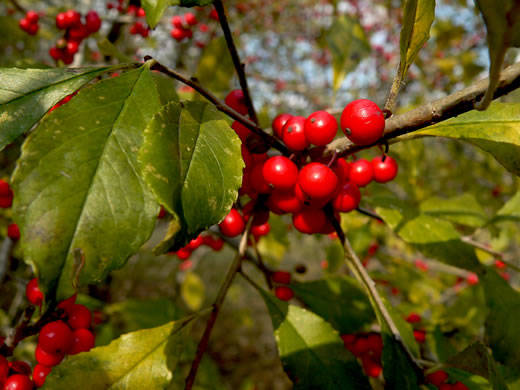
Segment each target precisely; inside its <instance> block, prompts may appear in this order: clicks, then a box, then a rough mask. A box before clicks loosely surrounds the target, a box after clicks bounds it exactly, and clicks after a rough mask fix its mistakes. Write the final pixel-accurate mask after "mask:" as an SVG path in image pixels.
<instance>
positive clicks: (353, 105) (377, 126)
mask: <svg viewBox="0 0 520 390" xmlns="http://www.w3.org/2000/svg"><path fill="white" fill-rule="evenodd" d="M341 129H342V130H343V132H344V133H345V135H346V136H347V138H348V139H349V140H351V141H352V142H353V143H355V144H356V145H370V144H373V143H375V142H377V141H378V140H379V139H380V138H381V137H382V135H383V132H384V130H385V116H384V114H383V111H381V109H380V108H379V106H378V105H377V104H375V103H374V102H373V101H371V100H368V99H358V100H354V101H353V102H350V103H349V104H347V106H346V107H345V108H344V109H343V112H342V113H341Z"/></svg>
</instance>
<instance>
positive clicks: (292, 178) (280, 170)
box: [262, 156, 298, 191]
mask: <svg viewBox="0 0 520 390" xmlns="http://www.w3.org/2000/svg"><path fill="white" fill-rule="evenodd" d="M262 174H263V176H264V179H265V181H266V182H267V183H269V184H271V185H272V186H273V187H274V188H275V189H277V190H280V191H290V190H292V189H293V188H294V185H295V184H296V181H297V180H298V168H297V167H296V164H295V163H293V162H292V161H291V160H289V159H288V158H287V157H284V156H274V157H271V158H269V159H268V160H267V161H266V162H265V163H264V166H263V168H262Z"/></svg>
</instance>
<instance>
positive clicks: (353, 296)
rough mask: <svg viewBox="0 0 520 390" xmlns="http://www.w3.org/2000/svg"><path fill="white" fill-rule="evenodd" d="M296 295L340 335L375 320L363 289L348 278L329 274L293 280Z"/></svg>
mask: <svg viewBox="0 0 520 390" xmlns="http://www.w3.org/2000/svg"><path fill="white" fill-rule="evenodd" d="M291 288H292V289H293V290H294V293H295V295H296V296H297V297H298V298H300V299H301V300H302V301H303V302H304V303H305V305H306V306H307V307H308V308H309V309H310V310H311V311H312V312H313V313H316V314H318V315H319V316H320V317H322V318H323V319H325V320H326V321H327V322H329V323H330V324H331V325H332V326H333V327H334V328H335V329H336V330H338V331H339V332H340V334H348V333H354V332H359V331H361V330H362V329H363V327H364V326H365V325H368V324H370V323H372V322H373V321H374V311H373V310H372V307H371V305H370V302H369V300H368V298H367V296H366V294H365V292H364V291H363V290H362V289H361V288H360V287H359V285H358V283H357V282H355V281H354V280H353V279H351V278H348V277H340V276H337V277H330V278H327V279H321V280H316V281H311V282H304V283H292V284H291Z"/></svg>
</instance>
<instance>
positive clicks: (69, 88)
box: [0, 65, 125, 150]
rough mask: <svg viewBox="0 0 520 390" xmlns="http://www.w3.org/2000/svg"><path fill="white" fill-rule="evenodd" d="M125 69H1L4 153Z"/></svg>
mask: <svg viewBox="0 0 520 390" xmlns="http://www.w3.org/2000/svg"><path fill="white" fill-rule="evenodd" d="M123 67H125V65H118V66H113V67H103V68H79V69H71V68H59V69H17V68H1V69H0V150H1V149H3V148H5V147H6V146H7V145H8V144H10V143H11V142H13V141H14V140H15V139H16V138H17V137H18V136H20V135H21V134H23V133H25V132H27V131H29V130H30V129H31V128H32V127H33V126H34V124H36V122H38V121H39V120H40V119H41V118H42V117H43V115H45V113H46V112H47V111H49V109H50V108H51V107H52V106H54V105H55V104H56V103H58V102H59V101H60V100H62V99H63V98H64V97H66V96H67V95H70V94H72V93H73V92H76V91H77V90H78V89H79V88H80V87H82V86H83V85H85V84H86V83H88V82H90V81H91V80H93V79H94V78H95V77H97V76H99V75H101V74H103V73H105V72H108V71H111V70H116V69H120V68H123Z"/></svg>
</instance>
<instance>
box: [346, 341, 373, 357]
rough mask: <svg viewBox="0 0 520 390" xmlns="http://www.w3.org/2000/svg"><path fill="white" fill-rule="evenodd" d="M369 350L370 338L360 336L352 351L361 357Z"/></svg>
mask: <svg viewBox="0 0 520 390" xmlns="http://www.w3.org/2000/svg"><path fill="white" fill-rule="evenodd" d="M368 350H369V345H368V340H367V339H366V338H365V337H359V338H358V339H357V340H356V342H355V343H354V345H352V348H351V350H350V351H351V352H352V353H353V354H354V356H356V357H361V356H362V355H364V354H365V353H367V352H368Z"/></svg>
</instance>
